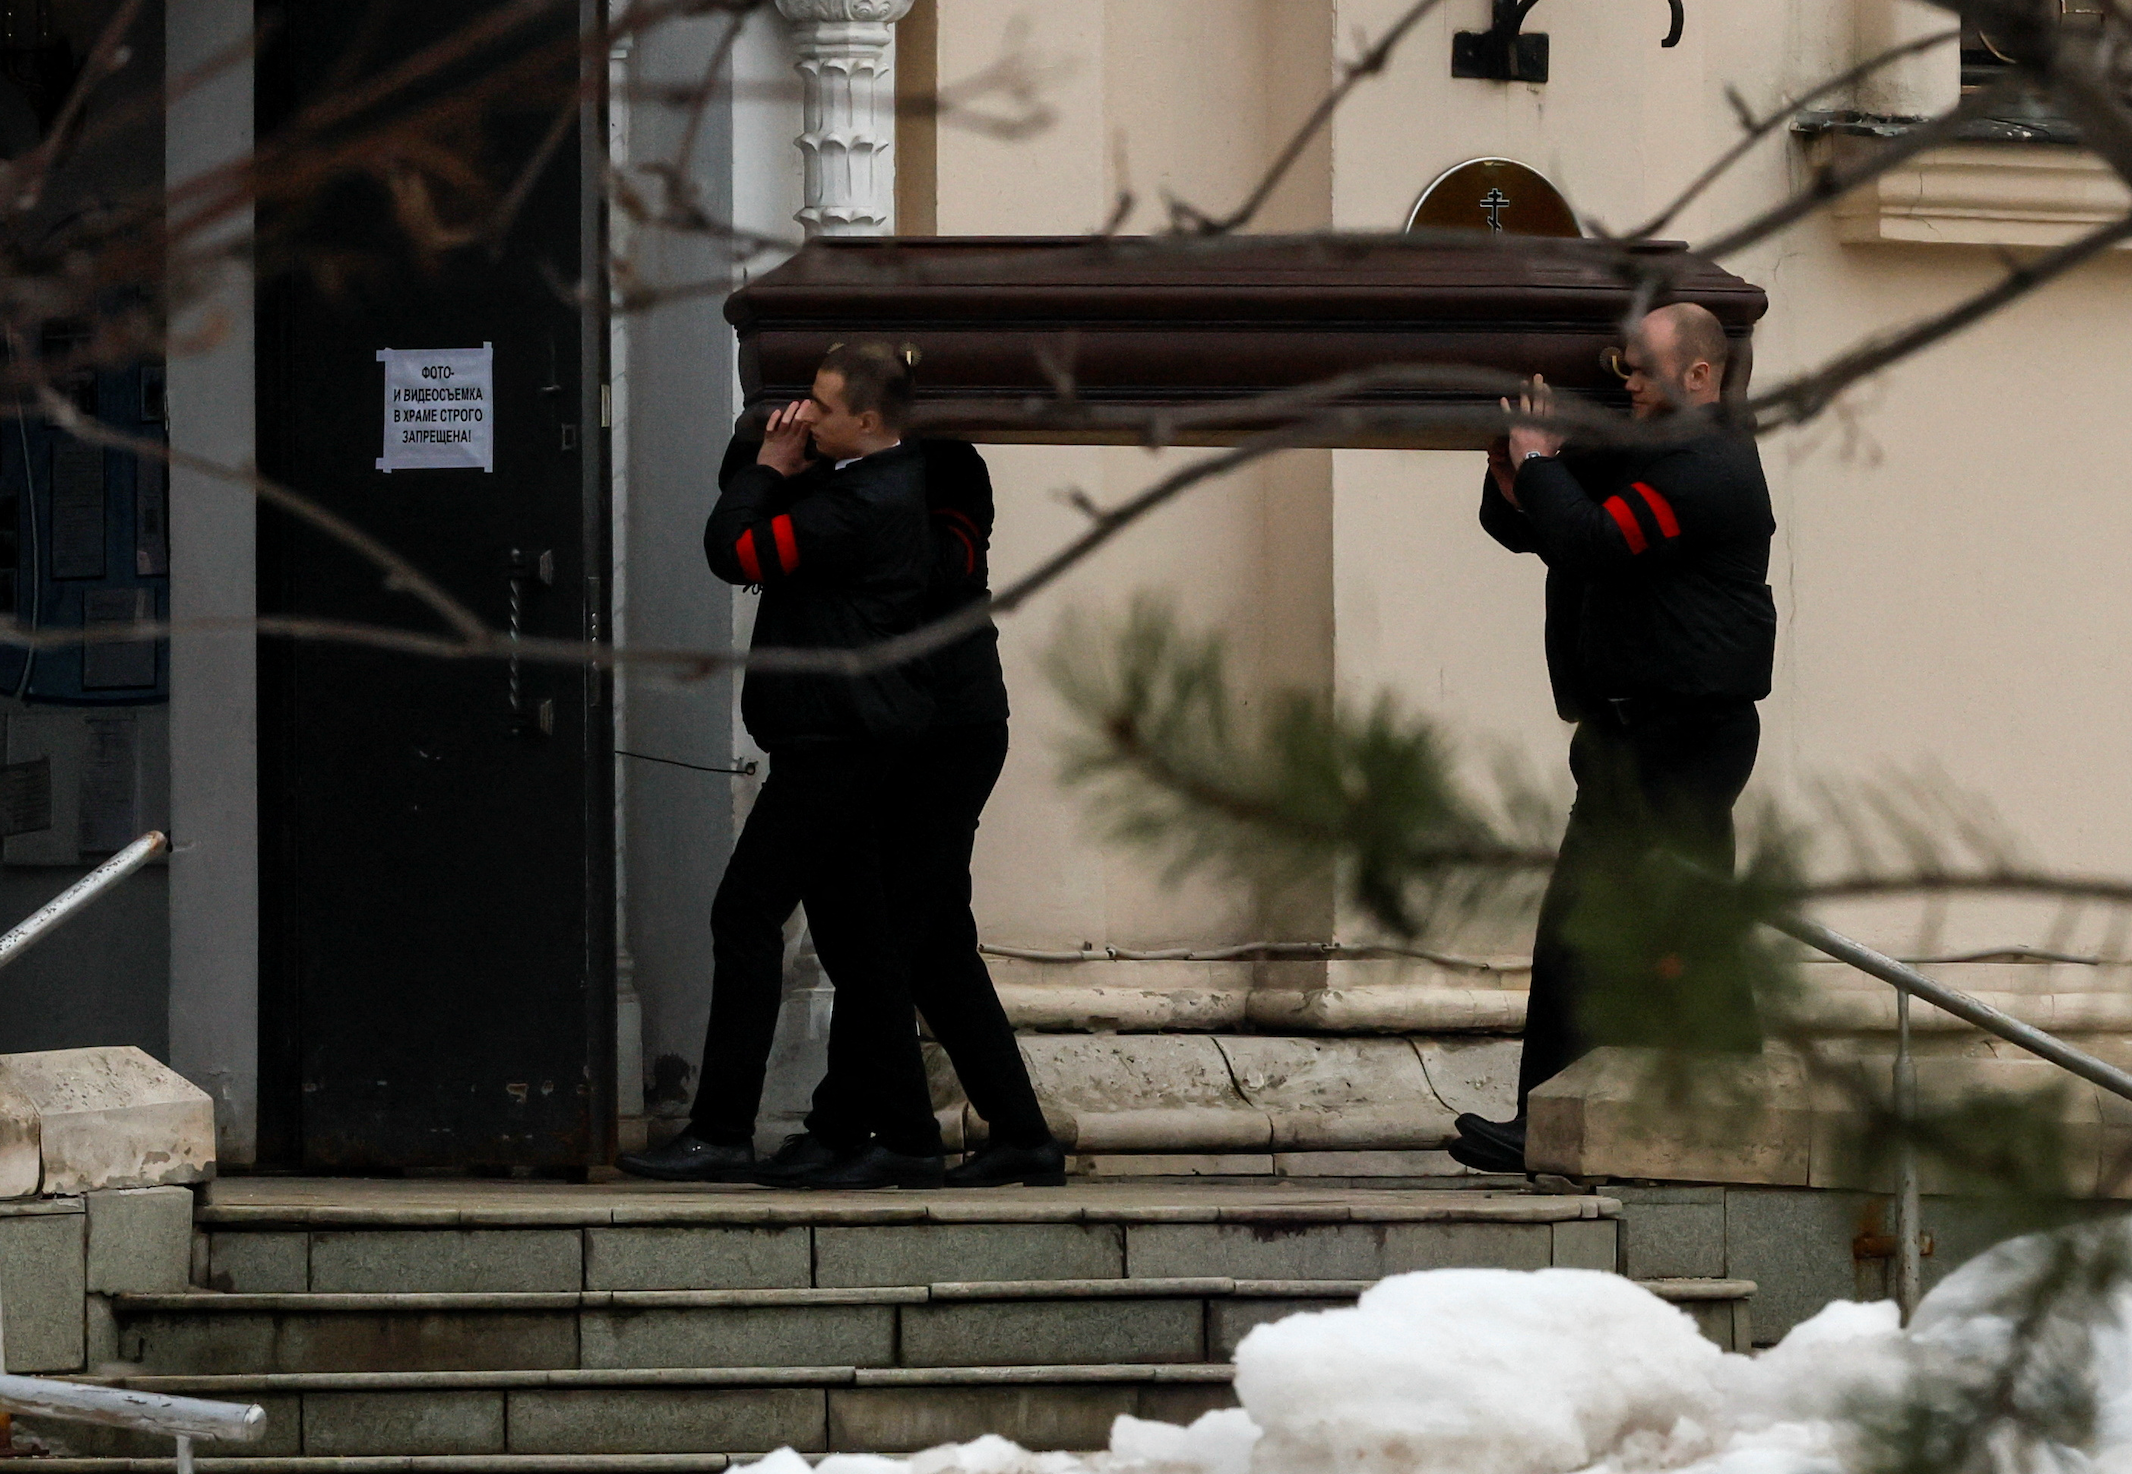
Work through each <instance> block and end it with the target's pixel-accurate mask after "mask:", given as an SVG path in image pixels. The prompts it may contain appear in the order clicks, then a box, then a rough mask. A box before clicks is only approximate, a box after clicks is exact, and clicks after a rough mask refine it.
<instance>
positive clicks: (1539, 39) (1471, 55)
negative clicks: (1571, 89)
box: [1451, 0, 1688, 82]
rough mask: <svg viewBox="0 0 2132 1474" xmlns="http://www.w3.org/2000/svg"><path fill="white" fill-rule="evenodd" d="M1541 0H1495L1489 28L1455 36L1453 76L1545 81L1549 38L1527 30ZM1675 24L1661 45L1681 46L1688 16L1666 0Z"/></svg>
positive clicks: (1679, 4)
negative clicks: (1528, 20)
mask: <svg viewBox="0 0 2132 1474" xmlns="http://www.w3.org/2000/svg"><path fill="white" fill-rule="evenodd" d="M1539 3H1540V0H1494V5H1495V18H1494V21H1493V22H1492V23H1491V24H1490V25H1489V27H1488V29H1487V30H1485V31H1460V32H1458V33H1457V34H1456V35H1454V36H1453V37H1452V38H1451V75H1452V76H1454V77H1477V78H1481V79H1483V80H1486V81H1491V82H1545V81H1546V80H1547V37H1546V35H1545V34H1539V35H1531V36H1528V35H1526V34H1525V33H1524V25H1525V17H1526V16H1527V15H1528V14H1529V13H1530V12H1531V10H1532V8H1533V6H1535V5H1537V4H1539ZM1666 4H1667V5H1668V7H1670V8H1671V10H1672V12H1673V24H1672V27H1671V28H1670V29H1669V30H1668V31H1667V32H1666V38H1665V40H1663V41H1661V42H1659V43H1658V44H1659V45H1661V46H1678V45H1679V44H1680V35H1681V31H1682V30H1683V29H1685V28H1686V26H1687V23H1688V16H1687V10H1686V7H1685V6H1684V4H1683V0H1666Z"/></svg>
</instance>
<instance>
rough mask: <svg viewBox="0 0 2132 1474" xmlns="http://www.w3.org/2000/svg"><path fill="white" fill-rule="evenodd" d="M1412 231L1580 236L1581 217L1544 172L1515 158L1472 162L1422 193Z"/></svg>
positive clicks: (1410, 219) (1410, 226)
mask: <svg viewBox="0 0 2132 1474" xmlns="http://www.w3.org/2000/svg"><path fill="white" fill-rule="evenodd" d="M1406 228H1407V229H1408V230H1489V231H1494V232H1495V233H1497V234H1499V235H1562V236H1579V235H1582V234H1584V232H1583V231H1582V230H1580V229H1578V228H1577V215H1576V212H1575V211H1574V210H1572V209H1570V207H1569V201H1568V200H1565V199H1563V198H1562V191H1560V190H1559V189H1556V188H1555V187H1554V186H1553V185H1552V184H1550V183H1548V182H1547V179H1546V177H1545V176H1544V175H1542V174H1541V173H1540V172H1539V171H1538V170H1536V169H1532V168H1529V167H1527V166H1526V165H1524V164H1520V163H1518V162H1517V161H1516V160H1515V159H1472V160H1469V161H1468V162H1466V163H1463V164H1460V165H1459V166H1458V167H1457V168H1455V169H1446V170H1445V171H1444V172H1443V173H1441V174H1439V175H1437V176H1436V182H1435V183H1434V184H1431V185H1430V186H1429V187H1428V188H1427V189H1425V190H1423V191H1422V192H1421V198H1420V199H1419V200H1417V201H1416V202H1415V204H1414V211H1413V213H1412V214H1410V215H1408V216H1407V226H1406Z"/></svg>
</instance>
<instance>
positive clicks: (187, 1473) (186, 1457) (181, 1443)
mask: <svg viewBox="0 0 2132 1474" xmlns="http://www.w3.org/2000/svg"><path fill="white" fill-rule="evenodd" d="M177 1465H178V1467H177V1474H192V1435H191V1434H190V1433H180V1434H179V1435H178V1451H177Z"/></svg>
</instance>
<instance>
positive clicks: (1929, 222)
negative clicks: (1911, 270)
mask: <svg viewBox="0 0 2132 1474" xmlns="http://www.w3.org/2000/svg"><path fill="white" fill-rule="evenodd" d="M1875 146H1876V145H1875V141H1874V139H1873V137H1871V136H1867V135H1862V134H1859V133H1840V132H1833V131H1832V132H1827V133H1823V134H1821V135H1819V136H1818V137H1815V138H1813V139H1812V141H1811V143H1810V148H1811V150H1812V153H1813V155H1814V156H1815V162H1816V163H1822V162H1832V163H1834V164H1835V165H1836V167H1837V168H1839V169H1841V168H1843V167H1845V166H1846V165H1848V164H1851V163H1853V162H1856V161H1859V160H1862V159H1865V158H1868V157H1870V156H1871V153H1872V150H1873V149H1874V147H1875ZM2127 209H2132V189H2127V188H2126V186H2125V183H2124V181H2123V180H2121V179H2119V178H2118V177H2117V175H2116V173H2115V172H2114V171H2112V170H2111V169H2110V167H2109V166H2108V165H2107V164H2105V163H2103V162H2102V161H2101V160H2100V159H2098V158H2096V157H2095V156H2094V155H2093V154H2091V153H2088V152H2086V151H2085V150H2081V149H2075V148H2066V147H2063V146H2059V145H2054V144H2036V143H1956V144H1950V145H1948V146H1947V147H1944V148H1935V149H1928V150H1926V151H1925V152H1924V153H1921V154H1919V155H1917V156H1916V157H1915V158H1912V159H1907V160H1905V161H1904V162H1903V163H1901V164H1898V165H1897V166H1896V167H1894V168H1893V169H1890V170H1888V171H1887V172H1886V173H1884V174H1882V175H1880V176H1879V177H1877V178H1875V179H1873V180H1870V181H1868V182H1867V183H1865V184H1863V185H1860V186H1859V187H1858V188H1857V189H1854V190H1852V191H1851V192H1850V193H1849V194H1847V195H1845V196H1844V197H1843V198H1842V199H1840V200H1838V201H1837V202H1836V204H1835V206H1834V208H1833V209H1832V211H1831V215H1832V217H1833V219H1834V221H1835V224H1836V236H1837V239H1839V240H1842V241H1847V242H1852V243H1855V244H1876V243H1887V244H1909V245H1955V246H2036V247H2050V246H2058V245H2063V244H2065V243H2066V242H2067V241H2070V240H2072V239H2074V238H2075V237H2077V236H2080V235H2083V234H2085V233H2086V232H2088V231H2090V230H2093V229H2094V228H2095V227H2096V226H2098V225H2102V224H2105V223H2107V222H2109V221H2111V220H2116V219H2119V218H2121V217H2122V216H2123V215H2124V213H2125V212H2126V210H2127ZM2128 245H2132V242H2120V244H2119V247H2118V249H2120V250H2122V249H2125V248H2126V246H2128Z"/></svg>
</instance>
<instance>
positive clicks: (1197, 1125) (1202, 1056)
mask: <svg viewBox="0 0 2132 1474" xmlns="http://www.w3.org/2000/svg"><path fill="white" fill-rule="evenodd" d="M1020 1042H1021V1048H1022V1056H1023V1058H1024V1059H1026V1060H1027V1061H1028V1063H1029V1076H1030V1080H1031V1081H1032V1083H1034V1084H1035V1086H1036V1091H1037V1095H1038V1097H1039V1098H1041V1099H1042V1100H1043V1101H1044V1103H1045V1113H1046V1115H1047V1116H1049V1117H1053V1118H1064V1117H1071V1118H1072V1121H1073V1127H1074V1130H1073V1135H1072V1138H1071V1139H1070V1140H1069V1141H1068V1143H1067V1144H1068V1145H1069V1146H1071V1147H1073V1148H1074V1149H1075V1150H1077V1151H1081V1152H1236V1151H1254V1150H1256V1151H1264V1150H1265V1149H1266V1147H1267V1145H1268V1143H1269V1142H1270V1140H1271V1137H1272V1127H1271V1125H1270V1123H1269V1122H1268V1121H1267V1119H1266V1115H1265V1113H1264V1112H1263V1111H1259V1110H1256V1109H1254V1108H1252V1107H1251V1106H1250V1105H1249V1104H1248V1103H1247V1102H1246V1101H1245V1100H1244V1099H1243V1097H1242V1096H1240V1095H1239V1094H1238V1093H1237V1090H1236V1084H1235V1081H1234V1080H1233V1079H1232V1078H1231V1076H1230V1073H1229V1065H1228V1062H1227V1061H1226V1060H1225V1059H1224V1058H1223V1057H1222V1052H1221V1049H1220V1047H1219V1046H1218V1045H1217V1044H1216V1043H1215V1042H1214V1040H1213V1039H1211V1038H1209V1037H1207V1036H1205V1035H1193V1034H1038V1035H1033V1036H1028V1037H1025V1038H1023V1039H1022V1040H1021V1041H1020Z"/></svg>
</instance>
